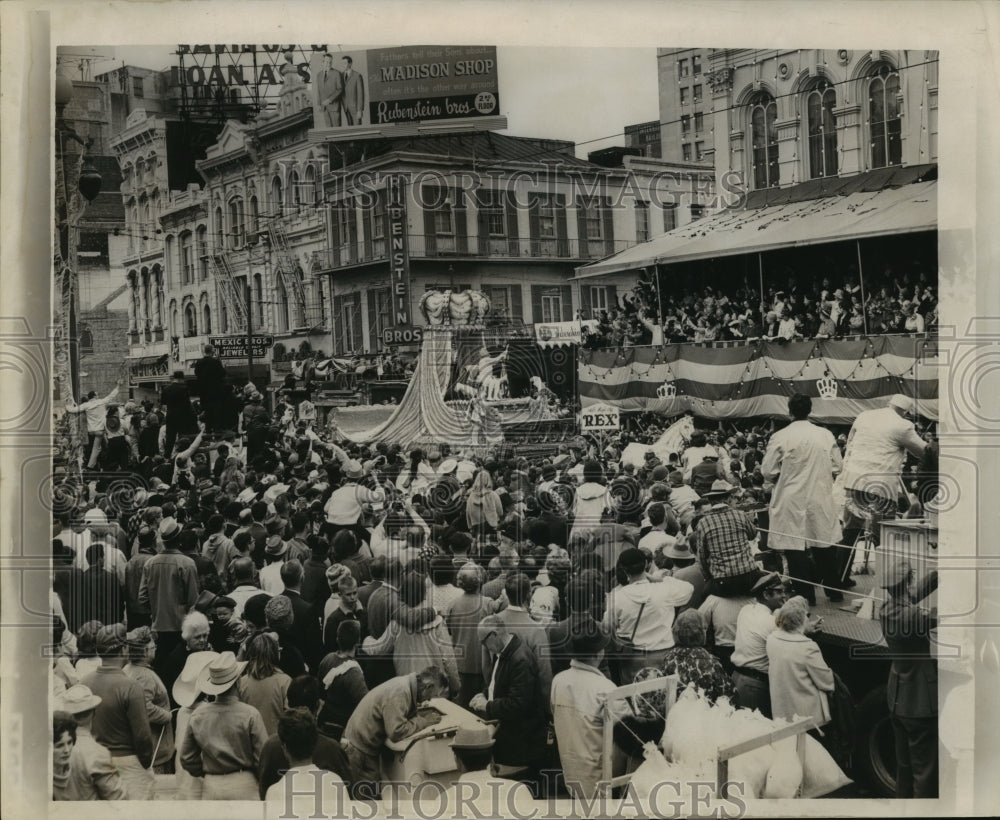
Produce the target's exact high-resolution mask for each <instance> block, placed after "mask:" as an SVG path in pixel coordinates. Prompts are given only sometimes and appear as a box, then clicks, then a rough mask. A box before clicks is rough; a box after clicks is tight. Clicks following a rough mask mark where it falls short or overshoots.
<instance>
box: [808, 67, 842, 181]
mask: <svg viewBox="0 0 1000 820" xmlns="http://www.w3.org/2000/svg"><path fill="white" fill-rule="evenodd" d="M836 105H837V92H836V91H835V90H834V89H833V86H831V85H830V84H829V83H828V82H827V81H826V80H821V81H820V82H819V83H818V84H817V85H816V86H814V87H813V89H812V90H811V91H810V92H809V94H808V96H807V98H806V111H807V114H808V127H809V176H810V178H811V179H817V178H818V177H832V176H836V174H837V121H836V118H835V117H834V115H833V109H834V107H835V106H836Z"/></svg>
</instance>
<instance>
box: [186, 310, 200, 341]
mask: <svg viewBox="0 0 1000 820" xmlns="http://www.w3.org/2000/svg"><path fill="white" fill-rule="evenodd" d="M184 335H185V336H197V335H198V313H197V311H195V309H194V305H193V304H191V303H190V302H188V303H187V306H186V307H185V308H184Z"/></svg>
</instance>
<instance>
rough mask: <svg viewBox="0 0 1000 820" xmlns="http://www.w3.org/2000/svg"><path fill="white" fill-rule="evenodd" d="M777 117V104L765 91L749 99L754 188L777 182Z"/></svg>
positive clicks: (765, 186) (771, 185) (769, 186)
mask: <svg viewBox="0 0 1000 820" xmlns="http://www.w3.org/2000/svg"><path fill="white" fill-rule="evenodd" d="M777 117H778V106H777V104H776V103H775V102H774V97H772V96H771V95H770V94H768V93H767V92H766V91H761V92H759V93H757V94H755V95H754V97H753V98H752V99H751V100H750V133H751V137H752V139H751V142H752V146H753V181H754V188H772V187H774V186H776V185H777V184H778V128H777V126H776V125H775V120H776V119H777Z"/></svg>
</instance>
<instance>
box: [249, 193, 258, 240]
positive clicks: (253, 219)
mask: <svg viewBox="0 0 1000 820" xmlns="http://www.w3.org/2000/svg"><path fill="white" fill-rule="evenodd" d="M259 230H260V204H259V203H258V202H257V195H256V194H254V195H253V196H252V197H250V232H251V233H257V231H259Z"/></svg>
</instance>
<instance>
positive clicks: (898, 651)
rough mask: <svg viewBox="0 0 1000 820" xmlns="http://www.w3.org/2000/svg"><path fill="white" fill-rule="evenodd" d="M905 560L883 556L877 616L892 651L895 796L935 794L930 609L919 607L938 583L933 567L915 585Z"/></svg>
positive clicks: (932, 622) (935, 707) (890, 699)
mask: <svg viewBox="0 0 1000 820" xmlns="http://www.w3.org/2000/svg"><path fill="white" fill-rule="evenodd" d="M913 582H914V572H913V568H912V567H911V565H910V564H909V562H908V561H906V560H903V559H896V560H891V561H890V560H887V561H886V568H885V571H884V575H883V578H882V588H883V589H885V590H886V592H887V593H888V595H889V597H888V600H886V601H885V603H883V604H882V610H881V612H880V613H879V620H880V621H881V624H882V634H883V635H884V636H885V642H886V644H887V645H888V647H889V653H890V656H891V657H892V668H891V669H890V671H889V681H888V685H887V687H886V689H887V695H888V703H889V714H890V715H891V718H892V731H893V735H894V736H895V739H896V797H898V798H935V797H937V796H938V686H937V661H936V660H935V659H934V658H933V656H932V655H931V642H930V640H931V630H933V629H934V628H936V627H937V617H936V614H935V613H934V612H933V611H929V610H927V609H925V608H923V607H921V606H920V605H919V604H920V601H921V600H923V599H924V598H925V597H926V596H927V595H929V594H930V593H931V592H932V591H933V590H934V589H935V588H936V587H937V572H931V573H929V574H928V576H927V577H925V578H924V579H922V580H921V582H920V583H919V584H918V585H917V589H916V590H915V589H914V585H913Z"/></svg>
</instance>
